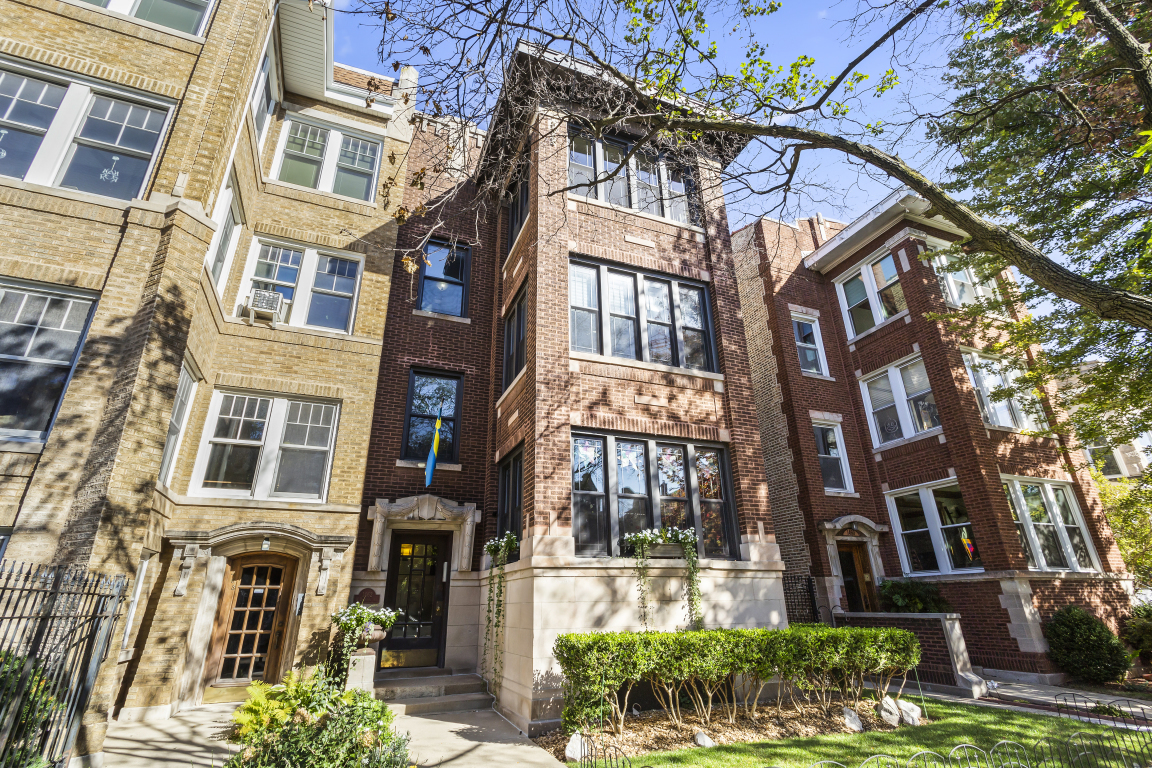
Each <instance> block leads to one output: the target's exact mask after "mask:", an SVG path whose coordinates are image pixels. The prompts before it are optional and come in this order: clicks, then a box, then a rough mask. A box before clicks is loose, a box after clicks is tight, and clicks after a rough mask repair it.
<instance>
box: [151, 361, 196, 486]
mask: <svg viewBox="0 0 1152 768" xmlns="http://www.w3.org/2000/svg"><path fill="white" fill-rule="evenodd" d="M195 394H196V376H194V375H193V374H192V371H191V370H190V369H189V367H188V365H187V364H183V365H181V366H180V380H179V382H178V383H177V385H176V401H175V402H174V403H173V404H172V415H171V416H170V417H169V418H168V436H167V437H165V438H164V452H163V453H162V454H161V455H160V474H159V481H160V484H161V485H165V486H166V485H168V480H169V478H170V477H171V475H172V465H173V463H175V461H176V456H177V454H178V453H179V452H180V440H181V439H182V438H183V436H184V425H185V423H186V422H187V421H188V407H189V405H191V403H192V397H193V395H195Z"/></svg>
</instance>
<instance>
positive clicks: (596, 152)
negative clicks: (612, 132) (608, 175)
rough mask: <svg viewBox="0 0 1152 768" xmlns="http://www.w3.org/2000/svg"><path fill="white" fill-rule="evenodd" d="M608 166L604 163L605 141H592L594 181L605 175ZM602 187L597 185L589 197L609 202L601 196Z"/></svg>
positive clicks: (589, 193)
mask: <svg viewBox="0 0 1152 768" xmlns="http://www.w3.org/2000/svg"><path fill="white" fill-rule="evenodd" d="M607 167H608V166H607V165H605V163H604V141H603V140H602V139H594V140H593V141H592V179H593V180H597V179H599V178H600V176H601V175H602V174H603V173H604V170H603V169H604V168H607ZM601 189H602V187H601V186H600V185H599V184H596V185H595V186H593V187H592V189H591V190H590V191H589V192H588V196H589V197H594V198H596V199H597V200H600V201H601V202H608V200H607V196H606V195H601V194H600V190H601Z"/></svg>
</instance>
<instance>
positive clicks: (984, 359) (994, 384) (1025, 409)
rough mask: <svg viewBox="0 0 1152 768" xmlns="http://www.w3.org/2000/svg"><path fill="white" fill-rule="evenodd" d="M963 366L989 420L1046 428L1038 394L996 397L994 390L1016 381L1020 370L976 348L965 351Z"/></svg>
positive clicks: (985, 417) (1036, 428)
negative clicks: (1033, 395) (1022, 396)
mask: <svg viewBox="0 0 1152 768" xmlns="http://www.w3.org/2000/svg"><path fill="white" fill-rule="evenodd" d="M964 367H965V368H966V369H967V371H968V379H969V381H971V382H972V387H973V388H974V389H975V390H976V402H977V403H979V405H980V414H981V416H983V418H984V421H985V422H986V423H988V424H995V425H997V426H1001V427H1011V428H1014V429H1028V430H1038V429H1042V428H1043V426H1042V425H1043V424H1045V423H1046V422H1045V421H1044V419H1043V414H1042V412H1041V411H1040V403H1039V402H1038V401H1037V400H1036V398H1034V397H1025V398H1020V397H1006V398H1001V399H998V400H997V399H994V398H993V394H992V393H993V392H995V391H997V390H998V389H1002V388H1006V387H1009V386H1011V385H1012V384H1014V383H1015V381H1016V378H1017V376H1018V375H1019V373H1018V372H1017V371H1014V370H1012V369H1010V368H1009V367H1008V366H1006V365H1005V364H1004V363H1003V362H1001V361H1000V359H999V358H995V357H990V356H988V355H981V354H979V353H977V352H965V353H964Z"/></svg>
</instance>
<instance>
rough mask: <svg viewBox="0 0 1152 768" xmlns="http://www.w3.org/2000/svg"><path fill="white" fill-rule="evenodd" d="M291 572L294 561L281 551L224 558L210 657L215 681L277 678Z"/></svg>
mask: <svg viewBox="0 0 1152 768" xmlns="http://www.w3.org/2000/svg"><path fill="white" fill-rule="evenodd" d="M295 576H296V561H295V560H294V559H292V558H289V557H286V556H284V555H274V554H268V553H257V554H252V555H244V556H243V557H237V558H234V559H230V560H229V561H228V570H227V571H226V573H225V575H224V589H223V591H222V592H221V595H220V608H219V611H218V612H217V614H216V631H215V632H214V633H213V636H212V654H211V656H210V657H209V659H208V663H209V665H210V666H209V670H210V671H211V673H212V674H213V676H214V677H213V684H214V685H217V686H221V685H248V684H250V683H251V682H252V681H253V680H263V681H265V682H269V683H275V682H277V678H278V677H279V674H278V670H279V668H280V654H281V653H282V652H283V649H284V627H285V625H286V624H287V623H288V611H289V603H291V602H292V600H291V598H292V584H293V581H294V579H295Z"/></svg>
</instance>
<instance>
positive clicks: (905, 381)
mask: <svg viewBox="0 0 1152 768" xmlns="http://www.w3.org/2000/svg"><path fill="white" fill-rule="evenodd" d="M861 391H862V392H863V395H864V405H865V407H866V409H867V410H868V411H869V413H870V414H871V419H870V422H871V426H872V444H873V447H876V448H879V447H880V446H881V445H884V444H885V443H890V442H892V441H894V440H901V439H904V438H908V437H912V436H913V435H917V434H919V433H921V432H927V431H928V430H930V429H935V428H936V427H939V426H940V414H939V413H938V412H937V410H936V398H935V396H934V395H933V394H932V387H931V386H930V385H929V383H928V372H927V370H925V368H924V361H923V360H913V361H911V362H908V363H904V364H902V365H899V366H893V367H891V368H887V369H885V370H884V371H882V372H881V373H879V374H878V375H875V376H872V377H870V378H866V379H864V380H863V381H862V382H861Z"/></svg>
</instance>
